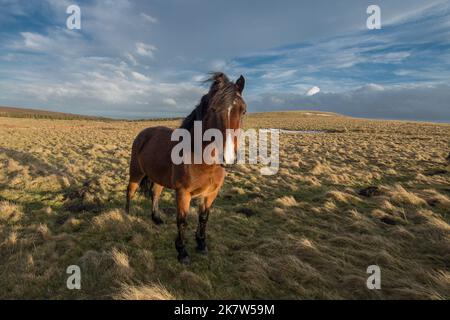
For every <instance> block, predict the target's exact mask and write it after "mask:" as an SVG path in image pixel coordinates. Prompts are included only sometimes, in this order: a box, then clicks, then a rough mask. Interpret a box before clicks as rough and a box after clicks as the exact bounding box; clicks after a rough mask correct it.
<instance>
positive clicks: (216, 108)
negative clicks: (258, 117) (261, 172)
mask: <svg viewBox="0 0 450 320" xmlns="http://www.w3.org/2000/svg"><path fill="white" fill-rule="evenodd" d="M211 80H212V81H213V82H212V84H211V88H210V90H209V93H208V95H207V96H209V98H208V99H209V104H208V108H207V110H206V114H205V117H204V118H203V119H204V120H203V125H204V129H205V130H207V129H210V128H215V129H219V130H220V131H221V132H222V136H223V150H224V152H223V155H224V160H225V163H233V162H234V160H235V158H236V153H237V151H238V150H237V148H238V135H239V130H240V129H241V127H242V120H243V116H244V114H245V113H246V112H247V105H246V103H245V101H244V99H243V98H242V91H243V90H244V86H245V79H244V77H243V76H240V77H239V79H237V80H236V82H232V81H230V80H229V79H228V77H227V76H226V75H225V74H223V73H215V74H214V75H213V76H212V78H211Z"/></svg>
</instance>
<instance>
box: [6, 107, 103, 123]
mask: <svg viewBox="0 0 450 320" xmlns="http://www.w3.org/2000/svg"><path fill="white" fill-rule="evenodd" d="M0 117H9V118H31V119H57V120H112V119H109V118H105V117H95V116H85V115H78V114H72V113H63V112H55V111H45V110H39V109H27V108H17V107H1V106H0Z"/></svg>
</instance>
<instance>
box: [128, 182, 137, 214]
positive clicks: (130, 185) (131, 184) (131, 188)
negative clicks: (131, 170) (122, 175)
mask: <svg viewBox="0 0 450 320" xmlns="http://www.w3.org/2000/svg"><path fill="white" fill-rule="evenodd" d="M138 188H139V181H138V182H135V181H131V180H130V182H129V183H128V187H127V204H126V206H125V212H126V213H127V214H129V213H130V202H131V200H132V199H133V198H134V195H135V194H136V191H137V189H138Z"/></svg>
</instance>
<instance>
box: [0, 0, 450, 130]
mask: <svg viewBox="0 0 450 320" xmlns="http://www.w3.org/2000/svg"><path fill="white" fill-rule="evenodd" d="M71 4H77V5H79V6H80V8H81V14H82V16H81V23H82V29H81V30H68V29H67V28H66V19H67V17H68V15H67V14H66V8H67V7H68V6H69V5H71ZM369 4H377V5H379V6H380V8H381V22H382V29H381V30H368V29H367V28H366V19H367V17H368V15H367V13H366V8H367V6H368V5H369ZM0 7H1V8H2V9H1V11H0V105H9V106H20V107H33V108H41V109H47V110H55V111H63V112H72V113H81V114H93V115H103V116H110V117H126V118H147V117H169V116H183V115H185V114H186V113H188V112H189V110H191V109H192V108H193V107H194V105H195V104H196V103H197V102H198V100H199V99H200V96H201V95H202V94H203V93H204V92H205V91H206V90H207V88H206V87H205V86H204V85H203V84H202V80H203V79H204V78H205V74H206V73H207V72H209V71H212V70H220V71H224V72H226V73H227V74H229V75H230V77H232V78H237V77H238V76H239V75H240V74H243V75H244V76H245V77H246V78H247V88H246V91H245V98H246V100H247V103H248V107H249V110H250V111H268V110H297V109H308V110H323V111H334V112H339V113H344V114H348V115H352V116H358V117H373V118H394V119H414V120H434V121H447V122H450V107H449V101H450V90H449V89H450V86H449V84H448V79H449V78H450V1H423V0H420V1H419V0H409V1H400V0H399V1H376V2H373V1H363V0H347V1H322V0H317V1H288V0H285V1H266V0H259V1H256V0H248V1H233V0H228V1H214V0H213V1H206V0H204V1H201V0H191V1H185V0H154V1H131V0H116V1H112V0H92V1H77V2H74V1H67V0H39V1H37V0H36V1H13V0H0ZM313 87H317V88H320V92H318V93H316V94H314V95H308V94H307V93H308V91H309V90H310V89H311V88H313ZM315 91H316V92H317V91H318V90H315Z"/></svg>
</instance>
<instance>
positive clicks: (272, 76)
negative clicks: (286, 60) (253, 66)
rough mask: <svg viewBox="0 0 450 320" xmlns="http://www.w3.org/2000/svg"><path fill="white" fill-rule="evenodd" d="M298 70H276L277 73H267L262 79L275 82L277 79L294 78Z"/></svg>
mask: <svg viewBox="0 0 450 320" xmlns="http://www.w3.org/2000/svg"><path fill="white" fill-rule="evenodd" d="M296 72H297V70H284V71H281V70H276V71H270V72H267V73H265V74H264V75H263V76H262V78H263V79H269V80H275V79H284V78H290V77H292V76H293V75H294V74H295V73H296Z"/></svg>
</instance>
